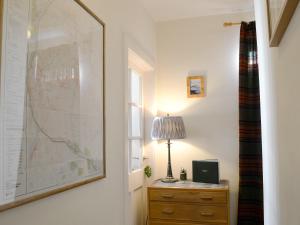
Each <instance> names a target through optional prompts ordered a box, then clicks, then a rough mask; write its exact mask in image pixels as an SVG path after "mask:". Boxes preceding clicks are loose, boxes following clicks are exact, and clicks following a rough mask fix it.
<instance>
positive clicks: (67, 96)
mask: <svg viewBox="0 0 300 225" xmlns="http://www.w3.org/2000/svg"><path fill="white" fill-rule="evenodd" d="M0 6H1V7H0V10H1V14H0V15H1V16H0V17H1V19H0V26H1V27H0V28H1V29H0V31H1V33H0V37H1V42H0V43H2V44H1V45H0V47H1V64H0V65H1V76H0V85H1V86H0V140H1V141H0V211H3V210H6V209H9V208H13V207H16V206H19V205H22V204H25V203H27V202H30V201H33V200H37V199H40V198H44V197H47V196H49V195H52V194H55V193H58V192H62V191H65V190H68V189H71V188H74V187H77V186H80V185H83V184H86V183H89V182H92V181H96V180H99V179H101V178H104V177H105V110H104V105H105V104H104V72H105V68H104V55H105V53H104V48H105V44H104V42H105V40H104V39H105V25H104V23H103V22H102V21H101V20H100V19H99V18H98V17H96V16H95V15H94V14H93V13H92V12H91V11H90V10H89V9H88V8H87V7H86V6H84V5H83V4H82V3H81V2H80V1H79V0H0Z"/></svg>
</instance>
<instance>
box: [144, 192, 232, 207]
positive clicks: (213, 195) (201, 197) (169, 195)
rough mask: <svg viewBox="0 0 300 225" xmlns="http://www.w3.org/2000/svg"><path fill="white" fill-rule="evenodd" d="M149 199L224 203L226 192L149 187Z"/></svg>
mask: <svg viewBox="0 0 300 225" xmlns="http://www.w3.org/2000/svg"><path fill="white" fill-rule="evenodd" d="M149 200H150V201H164V202H197V203H206V204H207V203H212V204H217V203H224V204H225V203H226V202H227V192H225V191H218V192H215V191H201V192H199V191H197V190H172V189H164V190H158V189H150V190H149Z"/></svg>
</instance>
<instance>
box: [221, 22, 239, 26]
mask: <svg viewBox="0 0 300 225" xmlns="http://www.w3.org/2000/svg"><path fill="white" fill-rule="evenodd" d="M241 24H242V23H233V22H225V23H224V25H223V26H224V27H231V26H235V25H241Z"/></svg>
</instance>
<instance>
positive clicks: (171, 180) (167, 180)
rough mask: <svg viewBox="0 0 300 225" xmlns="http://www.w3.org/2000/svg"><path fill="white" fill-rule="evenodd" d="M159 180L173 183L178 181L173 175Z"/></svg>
mask: <svg viewBox="0 0 300 225" xmlns="http://www.w3.org/2000/svg"><path fill="white" fill-rule="evenodd" d="M160 180H161V182H163V183H175V182H177V181H178V179H175V178H174V177H166V178H162V179H160Z"/></svg>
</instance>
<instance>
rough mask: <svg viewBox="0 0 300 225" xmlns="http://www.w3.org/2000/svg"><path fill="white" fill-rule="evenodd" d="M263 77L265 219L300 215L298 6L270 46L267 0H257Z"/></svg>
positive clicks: (292, 221) (290, 221)
mask: <svg viewBox="0 0 300 225" xmlns="http://www.w3.org/2000/svg"><path fill="white" fill-rule="evenodd" d="M255 11H256V12H255V17H256V21H257V29H258V43H259V46H258V47H259V63H260V78H261V82H260V83H261V92H262V93H261V94H262V95H261V104H262V131H263V157H264V190H265V191H264V193H265V224H266V225H283V224H284V225H298V224H299V221H300V214H299V208H300V195H299V189H300V178H299V160H300V151H299V146H300V145H299V126H300V119H299V116H298V115H299V113H300V104H299V96H300V94H299V86H298V83H299V82H300V76H299V71H300V64H299V62H300V61H299V52H300V44H299V40H300V6H298V8H297V10H296V12H295V15H294V17H293V19H292V21H291V23H290V25H289V27H288V29H287V31H286V33H285V36H284V38H283V40H282V42H281V44H280V46H279V47H278V48H269V46H268V32H267V30H268V24H267V9H266V3H265V1H261V0H256V1H255Z"/></svg>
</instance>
